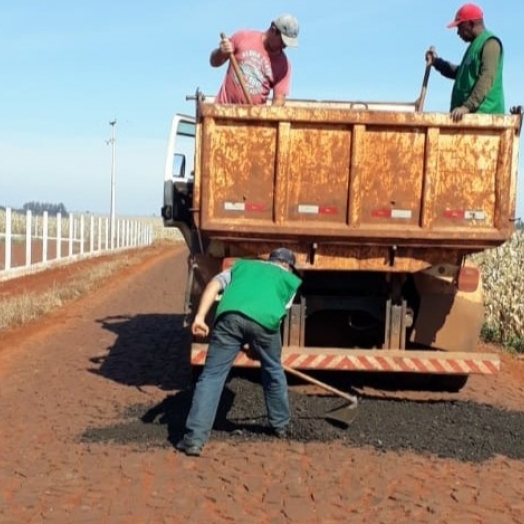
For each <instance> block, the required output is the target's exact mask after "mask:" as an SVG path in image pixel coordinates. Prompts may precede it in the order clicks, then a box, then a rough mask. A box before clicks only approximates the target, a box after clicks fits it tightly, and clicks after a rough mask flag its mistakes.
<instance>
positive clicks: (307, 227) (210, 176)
mask: <svg viewBox="0 0 524 524" xmlns="http://www.w3.org/2000/svg"><path fill="white" fill-rule="evenodd" d="M520 123H521V116H520V115H518V116H516V115H468V116H467V117H466V118H464V119H463V121H462V122H459V123H454V122H452V120H451V118H450V117H449V115H447V114H441V113H409V112H395V111H370V110H360V109H350V110H348V109H346V108H343V109H341V108H337V107H334V106H330V105H329V104H322V103H311V104H304V105H303V106H300V107H286V106H284V107H273V106H251V107H248V106H228V105H215V104H211V103H203V104H201V105H200V108H199V118H198V126H197V140H196V166H195V170H196V171H195V194H194V198H195V201H194V204H195V205H194V207H195V208H196V214H195V220H196V223H197V226H198V227H199V228H200V229H201V230H202V231H203V232H204V233H205V234H206V235H209V237H210V238H219V239H231V238H236V239H241V238H242V237H244V238H247V239H253V238H257V239H260V240H264V239H266V240H271V239H275V238H279V239H291V240H296V241H300V240H301V239H304V238H307V239H312V240H316V241H319V242H329V243H343V244H345V245H349V246H362V245H365V246H385V245H391V244H392V243H397V244H400V245H405V246H412V247H415V248H416V247H421V248H433V249H434V248H441V247H443V246H446V247H450V248H453V247H454V248H457V249H461V248H464V247H467V248H468V249H478V250H481V249H485V248H488V247H493V246H497V245H499V244H501V243H503V242H504V241H505V240H506V239H507V238H509V236H510V235H511V233H512V231H513V219H514V213H515V194H516V175H517V167H518V145H519V140H518V138H519V133H520Z"/></svg>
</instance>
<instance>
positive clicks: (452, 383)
mask: <svg viewBox="0 0 524 524" xmlns="http://www.w3.org/2000/svg"><path fill="white" fill-rule="evenodd" d="M468 378H469V375H433V376H432V377H431V382H430V384H431V390H432V391H446V392H448V393H458V392H459V391H460V390H461V389H462V388H463V387H464V386H465V385H466V382H467V381H468Z"/></svg>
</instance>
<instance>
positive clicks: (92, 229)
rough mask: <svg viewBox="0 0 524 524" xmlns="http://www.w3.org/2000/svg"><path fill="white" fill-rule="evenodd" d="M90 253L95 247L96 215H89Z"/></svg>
mask: <svg viewBox="0 0 524 524" xmlns="http://www.w3.org/2000/svg"><path fill="white" fill-rule="evenodd" d="M89 218H90V219H89V253H90V254H91V253H93V251H94V247H95V217H94V216H93V215H91V216H90V217H89Z"/></svg>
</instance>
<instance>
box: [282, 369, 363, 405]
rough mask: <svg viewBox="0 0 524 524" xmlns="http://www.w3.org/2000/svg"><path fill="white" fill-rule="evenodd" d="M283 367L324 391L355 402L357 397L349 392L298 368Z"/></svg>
mask: <svg viewBox="0 0 524 524" xmlns="http://www.w3.org/2000/svg"><path fill="white" fill-rule="evenodd" d="M282 367H283V368H284V371H286V372H287V373H289V374H291V375H295V376H296V377H299V378H301V379H302V380H305V381H306V382H311V384H315V385H317V386H318V387H320V388H322V389H325V390H326V391H329V392H330V393H334V394H335V395H337V396H339V397H342V398H345V399H346V400H348V401H349V402H351V403H352V404H356V403H357V398H356V397H354V396H353V395H350V394H349V393H344V392H343V391H340V390H339V389H336V388H334V387H331V386H330V385H329V384H326V383H324V382H320V380H317V379H316V378H313V377H310V376H309V375H306V374H304V373H302V372H301V371H298V369H294V368H290V367H288V366H284V365H283V366H282Z"/></svg>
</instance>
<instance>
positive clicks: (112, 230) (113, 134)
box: [107, 119, 116, 249]
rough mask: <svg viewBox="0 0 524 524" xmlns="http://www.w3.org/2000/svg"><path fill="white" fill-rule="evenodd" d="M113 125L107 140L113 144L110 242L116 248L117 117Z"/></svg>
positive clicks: (112, 247)
mask: <svg viewBox="0 0 524 524" xmlns="http://www.w3.org/2000/svg"><path fill="white" fill-rule="evenodd" d="M109 125H110V126H111V138H110V139H109V140H108V141H107V143H108V144H111V206H110V209H109V243H110V246H111V249H114V248H115V240H116V239H115V233H116V231H115V192H116V119H115V120H111V121H110V122H109Z"/></svg>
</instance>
